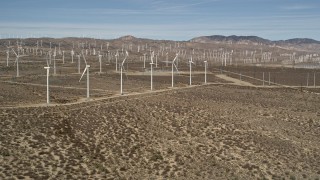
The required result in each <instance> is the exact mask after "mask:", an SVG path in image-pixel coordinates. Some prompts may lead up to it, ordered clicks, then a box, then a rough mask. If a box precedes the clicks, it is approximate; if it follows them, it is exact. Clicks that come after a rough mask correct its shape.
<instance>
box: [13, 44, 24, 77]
mask: <svg viewBox="0 0 320 180" xmlns="http://www.w3.org/2000/svg"><path fill="white" fill-rule="evenodd" d="M12 51H13V53H14V54H15V55H16V56H17V57H16V61H15V63H16V64H17V77H19V58H20V57H24V56H27V55H20V54H19V50H18V54H17V53H16V52H15V51H14V49H13V48H12Z"/></svg>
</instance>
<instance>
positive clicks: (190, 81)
mask: <svg viewBox="0 0 320 180" xmlns="http://www.w3.org/2000/svg"><path fill="white" fill-rule="evenodd" d="M192 64H194V63H193V61H192V56H191V59H190V61H189V66H190V80H189V85H190V86H191V85H192V75H191V71H192Z"/></svg>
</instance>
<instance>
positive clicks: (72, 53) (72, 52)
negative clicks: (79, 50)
mask: <svg viewBox="0 0 320 180" xmlns="http://www.w3.org/2000/svg"><path fill="white" fill-rule="evenodd" d="M73 55H74V51H73V49H72V50H71V63H73Z"/></svg>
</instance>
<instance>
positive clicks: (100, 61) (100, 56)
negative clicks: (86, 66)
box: [98, 54, 102, 74]
mask: <svg viewBox="0 0 320 180" xmlns="http://www.w3.org/2000/svg"><path fill="white" fill-rule="evenodd" d="M98 57H99V64H100V74H101V73H102V70H101V63H102V60H101V58H102V55H101V54H99V55H98Z"/></svg>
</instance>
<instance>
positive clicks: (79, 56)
mask: <svg viewBox="0 0 320 180" xmlns="http://www.w3.org/2000/svg"><path fill="white" fill-rule="evenodd" d="M77 57H78V74H80V58H81V55H80V54H78V55H77Z"/></svg>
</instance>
